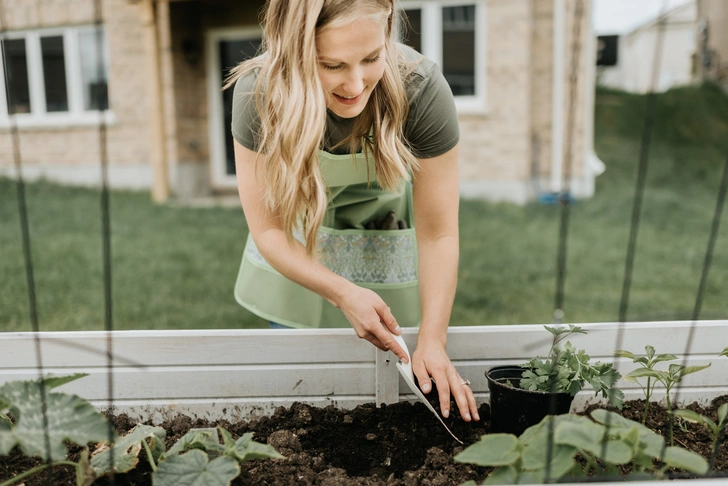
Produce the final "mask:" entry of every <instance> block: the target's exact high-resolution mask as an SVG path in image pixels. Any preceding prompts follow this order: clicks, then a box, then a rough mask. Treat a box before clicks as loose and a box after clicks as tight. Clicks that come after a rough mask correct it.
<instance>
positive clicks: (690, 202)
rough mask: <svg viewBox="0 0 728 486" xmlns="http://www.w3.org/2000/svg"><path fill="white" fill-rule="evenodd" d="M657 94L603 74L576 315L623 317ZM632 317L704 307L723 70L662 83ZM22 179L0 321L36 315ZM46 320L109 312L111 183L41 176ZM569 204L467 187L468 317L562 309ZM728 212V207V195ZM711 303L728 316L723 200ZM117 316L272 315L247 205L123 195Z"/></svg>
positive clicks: (576, 218) (59, 326) (7, 232)
mask: <svg viewBox="0 0 728 486" xmlns="http://www.w3.org/2000/svg"><path fill="white" fill-rule="evenodd" d="M645 106H646V97H645V96H639V95H632V94H627V93H621V92H616V91H605V90H600V91H599V92H598V95H597V107H596V151H597V153H598V155H599V157H600V158H601V159H602V160H603V161H604V162H605V164H606V166H607V170H606V172H605V173H604V174H603V175H601V176H599V177H598V179H597V189H596V195H595V196H594V197H593V198H591V199H589V200H583V201H577V202H576V204H575V205H574V206H573V207H572V211H571V219H570V224H569V237H568V260H567V268H566V285H565V302H564V311H565V320H566V321H567V322H603V321H615V320H618V317H619V307H620V300H621V293H622V285H623V280H624V275H625V268H624V267H625V257H626V251H627V242H628V236H629V225H630V218H631V212H632V205H633V199H634V188H635V179H636V173H637V164H638V161H639V152H640V137H641V131H642V124H643V122H644V110H645ZM656 114H657V116H656V124H655V128H654V132H653V140H652V145H651V153H650V154H651V156H650V165H649V171H648V177H647V185H646V190H645V193H644V200H643V208H642V212H641V224H640V227H639V233H638V240H637V249H636V254H635V265H634V270H633V281H632V286H631V292H630V295H629V309H628V320H662V319H690V318H691V314H692V311H693V307H694V305H695V299H696V293H697V289H698V284H699V280H700V272H701V269H702V266H703V259H704V254H705V249H706V246H707V242H708V235H709V231H710V225H711V222H712V218H713V213H714V210H715V204H716V198H717V192H718V184H719V178H720V175H721V171H722V167H723V164H724V163H725V160H726V156H727V155H728V146H727V141H728V97H727V96H726V95H725V94H724V93H723V92H722V91H720V90H719V89H718V88H715V87H713V86H710V85H705V86H703V87H700V88H681V89H675V90H672V91H670V92H668V93H665V94H662V95H659V96H658V98H657V112H656ZM16 191H17V187H16V184H15V182H14V181H10V180H8V179H0V329H2V330H6V331H27V330H30V329H31V324H30V317H29V315H30V313H29V297H28V286H27V280H26V273H25V267H24V261H23V249H22V245H21V236H20V223H19V220H18V209H17V208H18V206H17V192H16ZM26 193H27V194H26V195H27V202H28V212H29V220H30V235H31V246H32V256H33V268H34V276H35V284H36V295H37V303H38V317H39V323H40V329H41V330H93V329H102V328H103V326H104V322H103V316H104V302H103V272H102V262H101V260H102V258H101V255H102V250H101V229H100V226H101V223H100V222H101V216H100V213H99V211H100V210H99V206H100V204H99V193H98V191H96V190H93V189H85V188H73V187H62V186H58V185H54V184H50V183H47V182H38V183H33V184H28V185H26ZM559 211H560V209H559V208H558V207H557V206H551V205H541V204H537V203H533V204H529V205H526V206H522V207H519V206H515V205H512V204H507V203H500V204H494V203H486V202H482V201H473V200H464V201H462V202H461V213H460V218H461V268H460V281H459V284H458V294H457V296H456V300H455V306H454V308H453V318H452V324H453V325H482V324H518V323H524V324H525V323H549V322H551V321H552V312H553V308H554V295H555V288H556V256H557V249H558V230H559V217H560V216H559ZM726 212H728V211H726ZM722 219H723V221H722V222H721V230H720V234H719V237H718V242H717V245H716V251H715V254H714V256H713V262H712V267H711V271H710V276H709V279H708V285H707V289H706V293H705V300H704V302H703V307H702V312H701V314H700V317H701V318H704V319H711V318H721V319H726V318H728V251H727V250H726V249H727V248H728V245H726V238H728V228H727V227H726V225H728V221H726V219H727V217H726V216H725V213H724V216H723V218H722ZM111 225H112V257H113V262H112V263H113V266H112V272H113V275H112V277H113V317H114V328H117V329H193V328H252V327H265V326H266V323H265V322H264V321H262V320H261V319H258V318H257V317H255V316H253V315H251V314H250V313H248V312H247V311H245V310H244V309H242V308H241V307H239V306H238V305H237V304H236V303H235V301H234V299H233V296H232V286H233V283H234V281H235V276H236V274H237V269H238V264H239V261H240V256H241V254H242V250H243V246H244V242H245V236H246V234H247V229H246V225H245V221H244V218H243V214H242V211H241V210H240V209H238V208H222V207H216V208H189V207H177V206H172V205H154V204H152V203H151V202H150V201H149V195H148V194H147V193H135V192H123V191H115V192H113V193H112V196H111Z"/></svg>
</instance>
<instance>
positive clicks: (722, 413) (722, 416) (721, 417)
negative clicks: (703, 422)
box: [718, 403, 728, 424]
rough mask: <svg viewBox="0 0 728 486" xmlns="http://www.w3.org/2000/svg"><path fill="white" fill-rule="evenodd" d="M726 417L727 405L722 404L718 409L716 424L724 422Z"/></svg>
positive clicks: (727, 413) (727, 412) (727, 414)
mask: <svg viewBox="0 0 728 486" xmlns="http://www.w3.org/2000/svg"><path fill="white" fill-rule="evenodd" d="M726 416H728V403H724V404H723V405H721V406H720V408H718V423H719V424H722V423H723V422H725V419H726Z"/></svg>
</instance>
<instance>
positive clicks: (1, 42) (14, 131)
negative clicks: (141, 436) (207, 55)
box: [0, 0, 53, 486]
mask: <svg viewBox="0 0 728 486" xmlns="http://www.w3.org/2000/svg"><path fill="white" fill-rule="evenodd" d="M4 7H5V5H4V0H0V57H1V58H2V63H3V66H4V69H3V72H4V77H5V86H6V87H7V88H6V89H9V86H10V75H9V74H8V71H9V65H8V63H7V60H6V55H5V32H6V30H7V24H6V22H5V8H4ZM9 99H10V97H8V100H9ZM8 119H9V124H10V140H11V145H12V147H13V162H14V165H15V170H16V172H17V179H16V188H17V189H16V190H17V195H18V213H19V216H20V232H21V235H22V241H23V258H24V261H25V275H26V280H27V285H28V305H29V308H30V322H31V327H32V330H33V338H34V344H35V357H36V363H37V369H38V391H39V393H40V399H41V415H42V416H43V446H44V447H45V452H46V461H45V462H46V466H47V467H46V484H48V485H51V486H52V485H53V472H52V471H51V468H50V467H48V466H50V464H51V442H50V435H49V430H48V402H47V399H46V393H45V386H44V385H43V353H42V351H41V343H40V336H39V334H38V332H39V325H38V303H37V301H36V293H35V276H34V273H33V255H32V251H31V246H30V228H29V226H30V224H29V222H28V206H27V202H26V196H25V183H24V181H23V168H22V165H23V163H22V157H21V154H20V137H19V135H18V126H17V123H16V120H15V114H14V113H13V114H11V113H10V105H9V104H8Z"/></svg>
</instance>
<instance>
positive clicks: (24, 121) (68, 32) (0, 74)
mask: <svg viewBox="0 0 728 486" xmlns="http://www.w3.org/2000/svg"><path fill="white" fill-rule="evenodd" d="M96 28H97V26H96V25H93V24H92V25H74V26H63V27H49V28H40V29H28V30H15V31H10V32H5V33H3V34H0V40H15V39H24V40H25V49H26V57H27V65H28V90H29V93H30V112H28V113H14V114H11V113H9V106H8V103H7V99H8V93H7V86H6V83H5V62H0V128H7V127H9V126H10V120H11V117H12V119H13V121H14V122H15V123H16V125H17V127H18V128H53V127H66V126H68V127H72V126H94V125H98V124H99V123H100V122H101V119H100V118H101V117H100V116H99V110H85V109H84V101H83V100H84V96H83V75H82V73H81V51H80V46H79V35H80V34H82V33H87V32H95V30H96ZM101 28H102V29H104V35H106V29H105V27H104V26H102V27H101ZM54 36H60V37H62V38H63V56H64V67H65V75H66V91H67V93H66V94H67V97H68V111H57V112H48V111H47V105H46V93H45V84H44V83H45V81H44V73H43V69H44V68H43V53H42V49H41V38H42V37H54ZM103 61H104V63H105V69H106V78H107V89H108V79H109V48H108V39H107V41H106V42H105V43H104V53H103ZM104 118H105V120H104V122H105V123H113V122H115V117H114V114H113V112H112V111H111V108H110V107H109V108H107V109H106V110H104Z"/></svg>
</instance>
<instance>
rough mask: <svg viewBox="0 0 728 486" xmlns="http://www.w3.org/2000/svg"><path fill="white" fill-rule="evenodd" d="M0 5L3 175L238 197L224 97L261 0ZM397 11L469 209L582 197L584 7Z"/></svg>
mask: <svg viewBox="0 0 728 486" xmlns="http://www.w3.org/2000/svg"><path fill="white" fill-rule="evenodd" d="M0 5H1V6H2V8H3V9H4V12H2V14H3V15H2V18H4V25H3V26H2V34H1V35H2V38H3V39H4V40H3V45H4V46H5V51H6V63H5V72H7V74H8V83H7V85H6V83H4V82H3V83H2V84H0V91H2V92H7V94H8V96H7V97H6V96H0V175H3V174H4V175H7V176H11V177H12V176H15V174H16V169H15V166H14V163H15V160H16V159H15V155H14V154H15V153H19V154H20V157H19V159H20V160H21V161H22V174H23V177H24V178H26V179H28V180H31V179H35V178H39V177H45V178H48V179H51V180H56V181H61V182H66V183H73V184H98V183H99V181H100V177H101V176H100V169H99V167H100V163H101V160H102V158H105V160H107V161H108V174H109V180H110V184H111V186H112V187H117V188H135V189H145V190H146V189H148V190H151V192H152V195H153V198H154V199H155V200H157V201H163V200H165V199H166V198H168V197H170V196H174V197H177V198H182V199H184V198H194V197H199V196H205V195H211V194H225V193H230V194H234V193H235V191H236V185H235V176H234V173H233V171H234V163H233V156H232V150H231V146H232V140H231V136H230V133H229V132H230V130H229V125H230V106H231V100H230V97H231V92H230V91H226V92H221V91H220V85H221V80H222V78H223V76H224V73H225V72H226V71H227V69H229V68H230V67H232V66H234V65H235V64H236V63H237V62H239V61H241V60H242V59H244V58H245V57H247V56H252V55H254V54H255V53H256V50H257V48H258V46H259V44H260V36H261V27H260V24H259V17H260V12H261V9H262V7H263V5H264V3H263V0H246V1H242V0H61V1H59V0H4V1H3V2H2V3H1V4H0ZM97 5H101V6H102V8H96V6H97ZM398 5H399V7H398V8H400V9H401V10H403V11H404V12H403V13H404V14H405V15H406V17H407V18H408V21H409V24H410V26H411V29H410V30H409V31H408V33H402V34H401V36H402V39H403V40H405V41H406V42H408V43H409V44H411V45H413V46H415V47H416V48H418V49H420V50H421V51H422V52H423V53H424V54H426V55H427V56H429V57H431V58H432V59H434V60H436V61H437V62H438V63H439V64H440V66H441V68H442V70H443V72H444V74H445V77H446V78H447V79H448V81H449V82H450V85H451V88H452V90H453V93H454V95H455V97H456V103H457V106H458V110H459V115H460V122H461V145H460V176H461V181H462V183H461V191H462V195H463V196H464V197H480V198H486V199H490V200H507V201H513V202H516V203H524V202H527V201H530V200H534V199H536V198H538V197H539V196H541V195H543V194H549V193H553V192H558V191H561V190H562V189H563V190H568V191H570V193H571V194H572V195H573V196H576V197H588V196H590V195H592V194H593V192H594V179H595V177H596V175H597V174H598V173H600V172H601V170H603V165H602V164H601V162H600V161H599V160H598V159H597V157H596V155H594V152H593V142H592V139H593V127H592V123H593V122H592V121H593V105H594V103H593V96H594V94H593V87H594V76H595V56H596V47H595V39H594V36H593V35H592V32H591V27H590V22H589V18H590V10H591V0H406V1H401V2H399V3H398ZM575 36H576V37H575ZM572 95H573V96H572ZM572 99H573V102H572ZM6 101H7V102H6ZM98 109H103V110H104V112H103V114H104V116H103V117H102V116H101V114H100V112H99V111H98ZM100 127H103V128H104V130H103V131H100ZM15 129H17V134H18V136H17V138H16V139H15V138H14V137H12V136H11V134H12V133H13V132H14V130H15ZM100 132H102V133H104V134H105V136H103V137H102V136H100ZM13 140H17V142H18V143H17V144H16V143H14V142H13ZM104 147H105V150H104ZM16 149H17V151H16Z"/></svg>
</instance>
